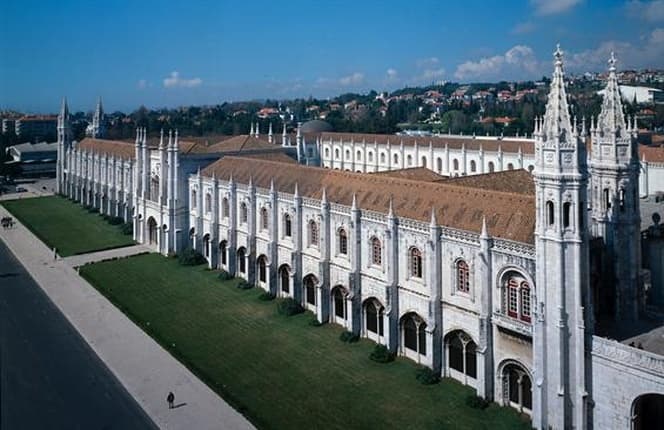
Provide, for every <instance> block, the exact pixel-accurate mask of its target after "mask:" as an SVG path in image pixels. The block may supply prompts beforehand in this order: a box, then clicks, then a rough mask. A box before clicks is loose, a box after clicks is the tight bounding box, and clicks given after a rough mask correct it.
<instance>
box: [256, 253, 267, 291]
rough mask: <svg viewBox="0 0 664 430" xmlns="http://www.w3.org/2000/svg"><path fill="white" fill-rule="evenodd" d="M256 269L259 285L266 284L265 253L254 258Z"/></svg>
mask: <svg viewBox="0 0 664 430" xmlns="http://www.w3.org/2000/svg"><path fill="white" fill-rule="evenodd" d="M256 269H257V270H256V271H257V272H258V282H259V285H265V284H267V257H266V256H265V255H261V256H260V257H258V258H257V259H256Z"/></svg>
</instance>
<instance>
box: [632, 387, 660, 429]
mask: <svg viewBox="0 0 664 430" xmlns="http://www.w3.org/2000/svg"><path fill="white" fill-rule="evenodd" d="M663 424H664V394H643V395H641V396H639V397H637V398H636V399H635V400H634V403H632V430H649V429H657V428H661V426H662V425H663Z"/></svg>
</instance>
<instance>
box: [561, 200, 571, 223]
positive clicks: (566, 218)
mask: <svg viewBox="0 0 664 430" xmlns="http://www.w3.org/2000/svg"><path fill="white" fill-rule="evenodd" d="M571 211H572V203H570V202H565V203H563V227H565V228H567V227H569V222H570V212H571Z"/></svg>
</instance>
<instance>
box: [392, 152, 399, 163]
mask: <svg viewBox="0 0 664 430" xmlns="http://www.w3.org/2000/svg"><path fill="white" fill-rule="evenodd" d="M393 158H394V164H399V154H394V157H393Z"/></svg>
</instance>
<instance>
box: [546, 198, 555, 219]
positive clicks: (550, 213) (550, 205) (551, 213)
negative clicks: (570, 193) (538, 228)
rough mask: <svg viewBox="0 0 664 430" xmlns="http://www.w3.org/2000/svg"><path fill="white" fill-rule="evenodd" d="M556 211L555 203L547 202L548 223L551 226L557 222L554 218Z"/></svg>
mask: <svg viewBox="0 0 664 430" xmlns="http://www.w3.org/2000/svg"><path fill="white" fill-rule="evenodd" d="M554 215H555V214H554V210H553V202H552V201H551V200H549V201H547V202H546V222H547V224H549V225H553V223H554V222H555V218H554Z"/></svg>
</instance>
